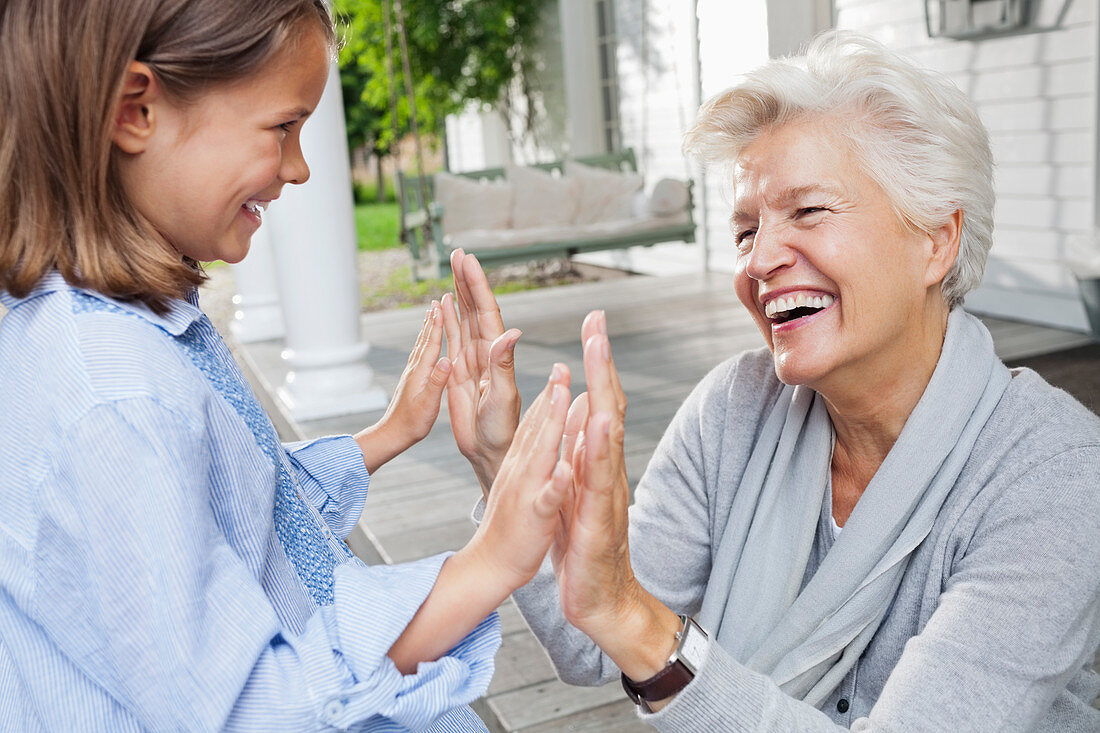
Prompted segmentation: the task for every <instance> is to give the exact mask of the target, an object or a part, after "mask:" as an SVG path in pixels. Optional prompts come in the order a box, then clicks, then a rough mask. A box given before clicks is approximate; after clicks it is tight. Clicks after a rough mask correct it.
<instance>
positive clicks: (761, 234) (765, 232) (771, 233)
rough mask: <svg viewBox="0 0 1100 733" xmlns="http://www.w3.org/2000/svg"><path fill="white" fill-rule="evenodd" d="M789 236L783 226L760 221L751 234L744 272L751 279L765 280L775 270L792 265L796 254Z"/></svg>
mask: <svg viewBox="0 0 1100 733" xmlns="http://www.w3.org/2000/svg"><path fill="white" fill-rule="evenodd" d="M789 236H790V234H789V232H787V231H786V230H785V228H784V227H782V226H766V225H765V224H764V223H763V222H761V223H760V226H758V227H757V230H756V234H754V235H753V241H752V250H751V251H750V252H749V254H748V261H747V262H746V264H745V273H746V274H747V275H748V276H749V277H751V278H752V279H753V280H767V279H768V278H770V277H772V276H773V275H774V274H775V273H776V272H777V271H779V270H781V269H783V268H784V267H790V266H791V265H793V264H794V263H795V260H796V259H797V254H796V253H795V250H794V248H793V247H792V246H791V242H790V241H789V239H788V237H789Z"/></svg>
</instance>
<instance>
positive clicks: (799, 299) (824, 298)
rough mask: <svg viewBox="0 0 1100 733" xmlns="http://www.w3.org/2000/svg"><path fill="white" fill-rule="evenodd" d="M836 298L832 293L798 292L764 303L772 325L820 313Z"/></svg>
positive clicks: (765, 312)
mask: <svg viewBox="0 0 1100 733" xmlns="http://www.w3.org/2000/svg"><path fill="white" fill-rule="evenodd" d="M835 300H836V298H834V297H833V296H832V295H813V294H807V293H796V294H792V295H789V296H786V297H784V296H780V297H778V298H775V299H774V300H770V301H768V302H767V303H766V304H765V305H764V315H765V316H767V317H768V320H770V321H771V322H772V325H780V324H784V323H790V322H792V321H797V320H798V319H800V318H805V317H807V316H812V315H814V314H815V313H820V312H821V311H823V310H825V309H826V308H828V307H829V306H831V305H832V304H833V302H834V301H835Z"/></svg>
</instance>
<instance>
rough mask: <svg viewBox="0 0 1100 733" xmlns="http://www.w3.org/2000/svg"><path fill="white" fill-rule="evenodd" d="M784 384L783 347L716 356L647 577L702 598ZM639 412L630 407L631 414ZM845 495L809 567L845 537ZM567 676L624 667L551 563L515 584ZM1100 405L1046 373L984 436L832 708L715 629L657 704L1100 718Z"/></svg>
mask: <svg viewBox="0 0 1100 733" xmlns="http://www.w3.org/2000/svg"><path fill="white" fill-rule="evenodd" d="M781 387H782V385H781V383H780V382H779V381H778V379H777V378H776V376H775V372H774V369H773V367H772V360H771V355H770V354H769V353H768V352H767V350H758V351H753V352H748V353H746V354H743V355H741V356H740V357H737V358H735V359H731V360H729V361H727V362H725V363H723V364H722V365H720V366H718V367H717V368H716V369H714V370H713V371H712V372H711V373H710V374H709V375H708V376H707V377H706V378H705V379H704V380H703V381H702V382H701V383H700V384H699V385H698V386H697V387H696V388H695V390H694V391H693V392H692V394H691V396H690V397H689V398H688V399H687V401H686V402H685V403H684V405H683V406H682V407H681V408H680V410H679V412H678V413H677V414H676V417H675V418H674V419H673V422H672V424H671V425H670V426H669V429H668V430H667V431H666V433H665V435H664V437H663V438H662V440H661V443H660V444H659V445H658V447H657V450H656V452H655V454H654V456H653V459H652V460H651V462H650V464H649V467H648V468H647V470H646V472H645V475H644V476H643V477H642V480H641V482H640V483H639V485H638V488H637V491H636V495H635V503H634V505H633V506H632V507H631V509H630V551H631V559H632V563H633V566H634V570H635V574H636V575H637V577H638V579H639V581H640V582H641V583H642V585H643V586H644V587H645V588H646V589H648V590H649V591H650V592H652V593H653V594H654V595H656V596H657V597H658V598H659V599H661V601H663V602H664V603H665V604H666V605H668V606H669V607H670V608H671V609H673V610H675V611H677V612H680V613H688V614H694V613H696V612H697V611H698V609H699V606H700V603H701V601H702V598H703V591H704V589H705V588H706V585H707V582H708V579H709V576H710V568H711V566H712V563H713V562H714V560H715V556H714V553H715V552H716V548H717V547H718V546H719V542H718V537H717V533H720V532H722V531H723V529H724V527H725V520H726V515H727V513H728V510H729V506H730V503H731V500H732V496H733V493H734V491H735V490H736V487H737V485H738V480H739V476H740V475H741V472H742V471H743V470H744V465H745V462H746V460H747V459H748V456H749V454H750V452H751V450H752V447H753V442H754V439H755V436H756V435H757V433H758V430H759V427H760V425H761V424H762V421H763V419H764V417H765V416H766V415H767V413H768V410H769V407H770V406H771V405H772V404H773V402H774V401H775V399H776V397H777V395H778V393H779V390H780V388H781ZM627 419H628V420H629V416H628V418H627ZM830 508H831V499H830V498H829V497H828V496H827V497H826V501H825V503H824V504H823V506H822V515H821V522H820V524H819V529H818V533H817V537H816V540H815V543H816V544H815V549H814V553H813V555H812V557H811V559H810V566H809V568H808V570H807V578H808V577H809V576H811V575H812V574H813V572H814V571H815V570H816V568H817V567H818V565H819V564H820V562H821V559H822V558H823V557H824V555H825V553H826V552H828V550H829V548H830V547H831V545H832V542H833V539H832V534H831V532H830V530H829V525H828V521H829V516H830V515H829V512H830ZM514 598H515V599H516V602H517V603H518V605H519V607H520V609H521V610H522V612H523V614H524V616H525V617H526V619H527V621H528V623H529V625H530V626H531V629H532V630H533V631H534V632H535V634H536V635H537V636H538V638H539V640H540V641H541V642H542V644H543V646H545V647H546V649H547V650H548V652H549V654H550V656H551V658H552V660H553V662H554V665H555V667H556V668H557V670H558V674H559V676H560V677H561V678H562V679H563V680H564V681H566V682H568V683H571V684H577V685H598V684H603V683H606V682H608V681H611V680H613V679H615V678H616V677H617V676H618V670H617V669H616V668H615V665H614V663H612V662H611V660H610V659H609V658H608V657H607V656H606V655H604V654H603V653H602V652H600V650H599V649H598V648H597V647H596V646H595V645H594V644H593V643H592V641H591V640H589V639H588V638H587V637H586V636H584V635H583V634H581V633H580V632H579V631H577V630H576V629H575V628H573V627H572V626H570V625H569V624H568V623H567V622H566V621H565V620H564V618H563V616H562V613H561V609H560V606H559V604H558V600H557V590H556V585H555V582H554V577H553V572H552V570H550V567H549V562H547V563H546V564H544V566H543V569H542V571H541V572H540V573H539V575H538V576H537V577H536V578H535V579H534V580H533V581H532V582H531V583H530V584H528V585H527V586H526V587H524V588H522V589H521V590H519V591H517V592H516V593H515V595H514ZM1098 646H1100V419H1097V417H1096V416H1095V415H1093V414H1092V413H1090V412H1089V411H1088V410H1086V409H1085V408H1084V407H1082V406H1081V405H1080V404H1079V403H1077V402H1076V401H1074V400H1073V399H1072V398H1071V397H1069V396H1068V395H1067V394H1065V393H1064V392H1062V391H1060V390H1057V389H1055V388H1053V387H1051V386H1050V385H1048V384H1047V383H1046V382H1044V381H1043V380H1042V378H1040V377H1039V376H1038V375H1037V374H1035V373H1034V372H1032V371H1029V370H1026V369H1023V370H1017V371H1015V372H1014V373H1013V379H1012V383H1011V384H1010V385H1009V387H1008V389H1007V390H1006V392H1005V394H1004V397H1003V398H1002V400H1001V402H1000V404H999V405H998V406H997V408H996V410H995V411H994V413H993V415H992V416H991V417H990V419H989V421H988V423H987V424H986V427H985V429H984V430H983V431H982V433H981V435H980V436H979V438H978V441H977V443H976V444H975V447H974V451H973V453H972V455H971V458H970V460H969V461H968V462H967V464H966V466H965V467H964V469H963V471H962V473H961V475H960V476H959V480H958V483H957V484H956V485H955V487H954V488H953V489H952V490H951V493H950V494H949V495H948V497H947V500H946V502H945V503H944V506H943V508H942V509H941V511H940V513H939V516H938V517H937V519H936V522H935V524H934V526H933V528H932V531H931V533H930V534H929V536H928V537H927V538H926V540H925V541H924V543H923V544H922V545H921V546H920V547H919V548H918V549H917V550H916V551H915V553H914V554H913V557H912V559H911V561H910V563H909V565H908V567H907V569H906V571H905V574H904V576H903V578H902V582H901V586H900V587H899V589H898V592H897V596H896V597H895V599H894V603H893V605H892V606H891V609H890V611H889V612H888V613H887V616H886V618H885V619H884V621H883V622H882V625H881V626H880V627H879V629H878V631H877V633H876V634H875V636H874V638H873V639H872V641H871V643H870V646H869V647H868V648H867V650H866V651H865V652H864V654H863V656H862V657H861V659H860V660H859V662H858V663H857V665H856V667H855V668H854V669H853V670H852V672H851V673H849V675H848V676H847V677H846V678H845V679H844V681H843V682H842V683H841V684H840V686H839V687H838V688H837V689H836V690H835V692H834V693H833V694H832V696H831V697H830V698H829V699H828V700H827V701H826V702H825V704H824V705H823V706H822V709H820V710H818V709H816V708H814V707H811V706H810V705H808V704H806V703H803V702H801V701H798V700H795V699H793V698H791V697H789V696H787V695H786V694H784V693H783V692H781V691H780V690H779V688H778V687H777V686H776V685H775V684H774V683H773V682H772V681H771V680H770V679H769V678H767V677H766V676H764V675H761V674H759V673H756V672H753V671H750V670H748V669H747V668H745V667H744V666H742V665H741V664H739V663H738V662H737V661H735V660H734V659H733V658H732V657H731V656H730V655H729V654H728V653H727V652H726V651H725V650H724V649H722V648H721V647H720V646H719V645H717V644H715V643H711V645H710V648H709V650H708V656H707V660H706V663H705V664H704V666H703V668H702V670H701V671H700V673H699V675H698V676H697V677H696V678H695V680H694V681H693V682H692V683H691V684H690V685H688V686H687V688H685V689H684V690H683V691H682V692H681V693H680V694H679V695H678V696H677V697H676V698H675V699H674V700H673V702H672V703H670V704H669V705H667V706H666V707H665V708H664V709H663V710H662V711H660V712H659V713H657V714H655V715H646V716H644V718H645V720H647V721H648V722H650V723H652V724H653V725H655V726H657V727H658V728H659V729H661V730H667V731H700V732H702V731H706V732H707V733H711V732H713V731H742V730H745V731H831V730H836V729H837V726H840V727H842V728H851V729H852V730H857V731H882V730H904V731H918V730H920V731H923V730H928V731H968V732H969V731H1015V730H1021V731H1023V730H1043V731H1059V732H1060V733H1065V732H1067V731H1093V732H1096V731H1100V710H1096V709H1094V708H1093V707H1091V705H1090V703H1091V701H1092V700H1093V699H1094V698H1095V697H1096V695H1097V693H1098V691H1100V677H1098V676H1097V675H1096V673H1095V672H1093V671H1092V668H1091V665H1092V661H1093V655H1094V653H1095V651H1096V649H1097V647H1098Z"/></svg>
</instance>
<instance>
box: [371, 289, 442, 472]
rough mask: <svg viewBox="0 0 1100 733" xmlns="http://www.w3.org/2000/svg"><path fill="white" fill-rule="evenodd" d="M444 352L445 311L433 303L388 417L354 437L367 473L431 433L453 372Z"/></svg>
mask: <svg viewBox="0 0 1100 733" xmlns="http://www.w3.org/2000/svg"><path fill="white" fill-rule="evenodd" d="M442 349H443V314H442V309H441V308H440V304H439V303H438V302H436V301H432V305H431V307H429V308H428V312H427V314H426V315H425V316H424V324H423V326H421V328H420V334H419V336H417V339H416V344H415V345H414V346H413V350H412V353H411V354H409V361H408V363H407V364H406V365H405V371H404V372H402V373H401V380H400V381H399V382H398V383H397V389H396V390H394V393H393V399H391V400H390V404H389V407H388V408H387V409H386V414H385V415H383V416H382V419H381V420H379V421H378V422H377V423H375V424H374V425H372V426H371V427H369V428H367V429H366V430H364V431H362V432H361V433H359V434H358V435H356V436H355V440H356V442H357V443H359V448H360V450H362V451H363V463H364V464H365V465H366V467H367V470H368V471H370V472H372V473H373V472H374V471H376V470H377V469H378V468H379V467H380V466H382V464H384V463H385V462H386V461H388V460H390V459H391V458H393V457H394V456H396V455H398V454H399V453H401V452H403V451H404V450H405V449H407V448H408V447H409V446H411V445H413V444H414V443H417V442H419V441H421V440H423V439H424V437H425V436H426V435H427V434H428V432H429V431H430V430H431V429H432V425H434V424H435V421H436V418H437V417H439V404H440V400H441V399H442V396H443V388H444V387H445V386H446V384H447V380H448V378H449V377H450V375H451V372H452V366H451V362H450V360H449V359H447V357H443V358H440V356H439V354H440V352H441V351H442Z"/></svg>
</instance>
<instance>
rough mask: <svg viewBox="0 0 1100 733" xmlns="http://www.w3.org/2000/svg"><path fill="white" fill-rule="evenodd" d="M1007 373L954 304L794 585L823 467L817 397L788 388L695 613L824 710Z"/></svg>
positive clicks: (808, 545) (820, 495) (739, 653)
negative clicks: (838, 529)
mask: <svg viewBox="0 0 1100 733" xmlns="http://www.w3.org/2000/svg"><path fill="white" fill-rule="evenodd" d="M1009 379H1010V374H1009V371H1008V370H1007V369H1006V368H1005V366H1004V365H1003V364H1002V363H1001V362H1000V360H999V359H998V358H997V356H996V354H995V353H994V351H993V341H992V339H991V338H990V336H989V332H988V331H987V330H986V329H985V326H983V325H982V323H981V322H980V321H979V320H978V319H976V318H974V317H973V316H971V315H969V314H967V313H965V312H963V311H962V309H960V308H956V309H955V310H954V311H952V313H951V315H950V316H949V318H948V321H947V334H946V336H945V338H944V345H943V351H942V353H941V354H940V359H939V363H938V364H937V365H936V370H935V372H934V373H933V374H932V379H931V381H930V382H929V383H928V387H927V388H926V389H925V391H924V394H923V395H922V396H921V399H920V402H918V403H917V406H916V407H915V408H914V409H913V412H912V414H911V415H910V416H909V419H908V420H907V421H906V423H905V427H904V428H903V429H902V432H901V435H900V436H899V437H898V440H897V442H896V443H895V444H894V446H893V448H891V450H890V453H889V454H888V455H887V456H886V459H885V460H884V461H883V463H882V465H881V466H880V467H879V469H878V471H877V472H876V473H875V475H874V478H872V479H871V482H870V484H869V485H868V486H867V489H866V491H865V492H864V493H863V495H862V496H861V497H860V500H859V502H858V503H857V504H856V508H855V510H854V511H853V512H852V515H851V517H850V518H849V519H848V522H847V523H846V524H845V526H844V532H843V533H842V534H841V535H840V537H839V538H838V539H837V541H836V544H835V545H833V547H832V549H830V551H829V553H828V554H827V555H826V556H825V559H824V561H823V562H822V564H821V566H820V567H819V568H818V570H817V571H816V572H815V573H814V576H813V577H812V578H811V579H810V581H809V582H808V583H807V584H806V586H805V588H802V590H801V593H800V592H799V589H800V587H801V585H802V580H803V576H804V574H805V571H806V564H807V562H808V560H809V557H810V552H811V550H812V547H813V542H814V535H815V532H816V530H817V526H818V520H819V518H820V516H821V506H822V502H823V501H824V498H825V489H826V486H827V481H828V476H829V464H830V461H831V456H832V441H833V428H832V423H831V422H830V420H829V415H828V413H827V412H826V410H825V401H824V399H822V398H821V396H820V395H818V394H817V393H816V392H814V391H813V390H811V389H808V388H806V387H789V386H788V387H784V388H783V390H782V392H781V393H780V396H779V399H778V401H777V402H776V404H775V405H774V406H773V407H772V410H771V412H770V414H769V415H768V417H767V419H766V421H765V423H764V427H763V428H762V429H761V433H760V436H759V437H758V439H757V442H756V445H755V446H754V448H753V452H752V455H751V456H750V457H749V461H748V463H747V465H746V466H745V473H744V475H743V476H742V479H741V483H740V485H739V486H738V488H737V495H736V497H735V498H734V502H733V505H732V507H731V509H730V515H729V518H728V520H727V524H726V530H725V532H724V533H723V534H722V536H721V539H720V540H719V542H720V547H719V548H718V551H717V553H716V556H717V557H718V558H719V559H720V560H719V561H718V562H717V563H716V564H715V566H714V568H713V569H712V572H711V576H710V582H709V584H708V585H707V590H706V593H705V595H704V598H703V606H702V610H701V611H700V614H699V619H700V622H701V623H702V625H703V627H704V628H707V629H709V630H710V632H711V634H712V636H713V637H714V638H716V639H717V640H718V641H719V643H721V645H722V647H723V648H725V649H727V650H728V651H729V652H730V653H731V654H732V655H733V657H734V658H735V659H737V660H739V661H741V662H742V663H743V664H745V665H746V666H747V667H749V668H750V669H753V670H756V671H758V672H762V673H764V674H767V675H768V676H769V677H771V678H772V679H773V680H774V681H775V682H776V683H777V684H778V685H779V686H780V688H781V689H782V690H783V691H784V692H786V693H787V694H789V695H791V696H793V697H795V698H798V699H801V700H805V701H806V702H808V703H810V704H811V705H815V706H817V705H820V704H821V702H822V701H824V700H825V699H826V698H827V697H828V695H829V694H830V693H831V692H832V691H833V690H834V689H835V688H836V686H837V685H838V684H840V682H841V681H842V680H843V679H844V677H845V675H847V674H848V672H849V671H850V670H851V669H852V667H853V666H854V665H855V663H856V660H858V659H859V656H860V654H862V652H863V650H864V649H865V648H866V647H867V644H868V643H869V642H870V641H871V637H872V636H873V635H874V633H875V631H876V630H877V629H878V626H879V624H880V623H881V622H882V619H883V617H884V616H885V615H886V611H887V609H888V608H889V607H890V603H891V601H892V599H893V598H894V594H895V593H896V591H897V588H898V585H899V584H900V582H901V577H902V574H903V573H904V572H905V568H906V565H907V564H908V562H909V557H910V555H911V554H912V552H913V551H914V549H916V547H917V546H918V545H919V544H920V543H921V542H922V541H923V540H924V538H925V537H926V536H927V535H928V533H929V531H930V530H931V528H932V523H933V522H934V521H935V519H936V515H937V514H938V513H939V511H940V507H941V506H942V504H943V502H944V499H945V498H946V497H947V494H948V492H949V491H950V490H951V487H952V486H954V485H955V482H956V480H957V479H958V476H959V473H960V472H961V471H962V468H963V465H964V464H965V463H966V460H967V458H968V457H969V455H970V452H971V449H972V447H973V445H974V441H975V440H976V439H977V437H978V433H979V432H980V431H981V429H982V427H983V426H984V425H985V423H986V420H988V418H989V415H990V414H991V413H992V412H993V409H994V408H995V407H996V406H997V403H998V402H999V401H1000V398H1001V394H1002V393H1003V392H1004V390H1005V388H1006V387H1007V386H1008V382H1009Z"/></svg>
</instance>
